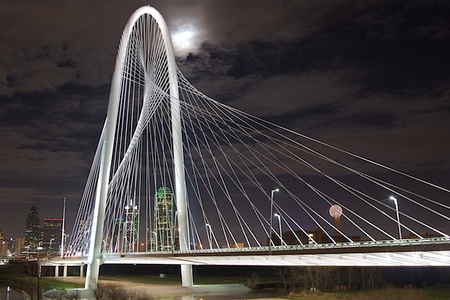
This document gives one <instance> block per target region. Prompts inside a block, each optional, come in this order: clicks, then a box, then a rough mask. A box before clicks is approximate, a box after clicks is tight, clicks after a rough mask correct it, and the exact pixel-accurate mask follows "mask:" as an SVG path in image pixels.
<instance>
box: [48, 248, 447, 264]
mask: <svg viewBox="0 0 450 300" xmlns="http://www.w3.org/2000/svg"><path fill="white" fill-rule="evenodd" d="M85 261H86V260H85V259H81V258H80V259H64V260H61V259H56V260H52V261H48V263H47V265H64V264H67V265H76V264H80V263H83V262H85ZM102 263H103V264H143V265H145V264H147V265H151V264H153V265H158V264H161V265H184V264H192V265H234V266H359V267H361V266H380V267H394V266H397V267H401V266H411V267H419V266H422V267H423V266H450V251H449V250H445V251H426V252H425V251H405V252H395V253H394V252H372V253H369V252H368V253H324V254H281V253H280V254H263V255H261V254H259V255H256V254H244V253H239V254H238V253H234V254H230V253H228V254H227V253H223V254H222V255H201V254H200V255H195V254H188V255H181V254H178V255H159V254H157V255H154V254H153V255H139V256H132V255H130V256H120V255H117V256H107V257H105V258H104V259H103V260H102Z"/></svg>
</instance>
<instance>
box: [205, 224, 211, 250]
mask: <svg viewBox="0 0 450 300" xmlns="http://www.w3.org/2000/svg"><path fill="white" fill-rule="evenodd" d="M205 226H206V235H207V237H208V244H209V249H212V228H211V225H210V224H208V223H206V224H205Z"/></svg>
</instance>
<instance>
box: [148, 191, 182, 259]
mask: <svg viewBox="0 0 450 300" xmlns="http://www.w3.org/2000/svg"><path fill="white" fill-rule="evenodd" d="M154 205H155V206H154V218H153V222H154V228H153V232H152V245H153V246H152V250H155V251H171V250H173V249H175V245H176V244H177V243H176V240H177V236H178V234H177V233H178V230H175V223H174V205H173V193H172V191H171V190H170V189H169V188H168V187H160V188H159V189H158V190H157V191H156V195H155V202H154Z"/></svg>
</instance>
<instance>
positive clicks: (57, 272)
mask: <svg viewBox="0 0 450 300" xmlns="http://www.w3.org/2000/svg"><path fill="white" fill-rule="evenodd" d="M55 277H59V266H55Z"/></svg>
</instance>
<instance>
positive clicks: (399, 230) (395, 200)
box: [389, 196, 402, 240]
mask: <svg viewBox="0 0 450 300" xmlns="http://www.w3.org/2000/svg"><path fill="white" fill-rule="evenodd" d="M389 200H392V201H394V204H395V212H396V214H397V225H398V236H399V239H400V240H401V239H402V229H401V226H400V215H399V213H398V202H397V198H395V197H394V196H390V197H389Z"/></svg>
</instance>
